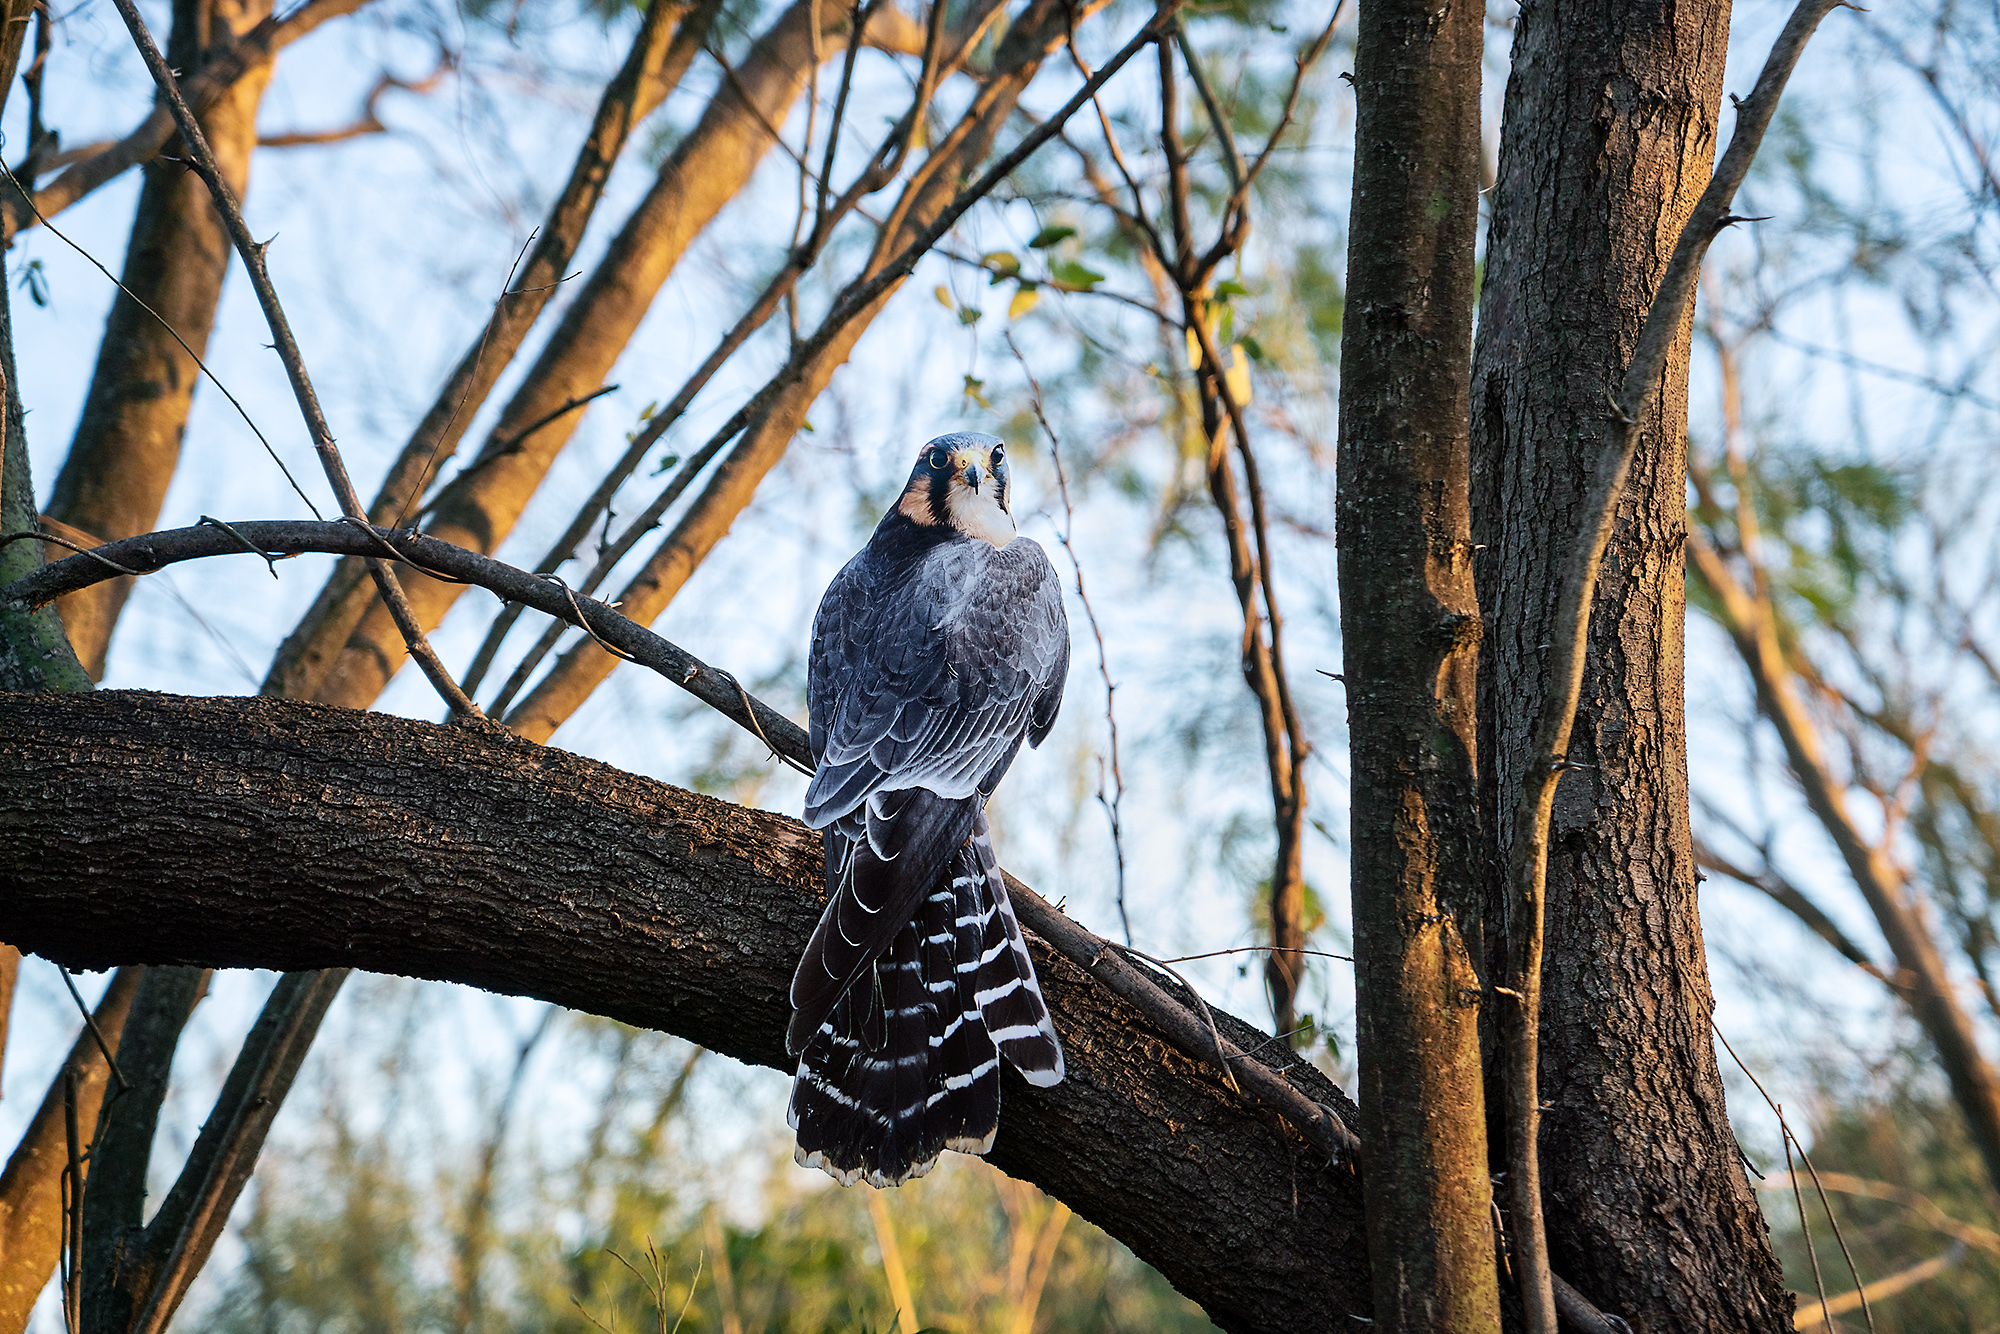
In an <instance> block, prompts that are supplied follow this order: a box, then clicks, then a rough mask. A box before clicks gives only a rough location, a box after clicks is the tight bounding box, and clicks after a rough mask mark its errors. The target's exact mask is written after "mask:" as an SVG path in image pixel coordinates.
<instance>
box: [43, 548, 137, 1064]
mask: <svg viewBox="0 0 2000 1334" xmlns="http://www.w3.org/2000/svg"><path fill="white" fill-rule="evenodd" d="M92 582H93V583H94V582H96V581H95V580H93V581H92ZM56 971H57V972H59V973H61V974H62V980H63V985H64V986H65V987H68V988H69V998H70V999H71V1000H72V1001H75V1002H76V1010H77V1013H78V1014H81V1015H82V1016H83V1023H84V1027H86V1028H88V1029H89V1030H90V1037H91V1040H92V1041H93V1042H95V1043H96V1044H97V1050H98V1052H99V1053H100V1054H101V1055H102V1056H103V1057H104V1064H105V1065H106V1066H107V1067H108V1068H109V1069H110V1071H111V1077H112V1078H113V1079H114V1080H116V1081H117V1082H118V1091H119V1092H120V1093H123V1092H124V1091H125V1090H126V1089H127V1088H129V1087H130V1085H129V1084H127V1083H126V1082H125V1073H124V1071H122V1070H120V1069H119V1068H118V1057H117V1056H116V1055H115V1054H114V1053H113V1052H112V1049H111V1044H110V1043H109V1042H107V1041H105V1040H104V1030H103V1029H101V1028H99V1027H98V1026H97V1016H96V1015H94V1014H92V1013H91V1012H90V1007H89V1006H88V1005H85V1004H84V1003H83V995H82V993H80V992H79V991H77V989H76V979H75V978H73V977H71V976H70V975H69V969H67V968H64V967H61V966H60V965H58V966H57V968H56Z"/></svg>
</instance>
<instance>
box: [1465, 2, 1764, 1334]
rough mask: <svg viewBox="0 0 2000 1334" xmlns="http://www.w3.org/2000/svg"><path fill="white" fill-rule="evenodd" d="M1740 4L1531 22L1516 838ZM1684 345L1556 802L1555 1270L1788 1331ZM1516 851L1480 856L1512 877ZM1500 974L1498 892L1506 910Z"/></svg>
mask: <svg viewBox="0 0 2000 1334" xmlns="http://www.w3.org/2000/svg"><path fill="white" fill-rule="evenodd" d="M1728 18H1729V7H1728V4H1727V0H1696V3H1692V4H1686V5H1674V6H1654V5H1645V6H1639V7H1633V6H1629V5H1624V4H1618V3H1612V2H1611V0H1541V2H1540V3H1532V4H1529V5H1527V6H1526V7H1524V8H1523V10H1522V12H1521V17H1520V23H1519V26H1518V28H1517V29H1516V33H1515V39H1514V57H1513V74H1512V76H1511V77H1510V79H1509V81H1508V85H1507V98H1506V105H1505V112H1504V120H1503V129H1502V136H1501V148H1500V172H1499V179H1498V184H1497V186H1496V188H1495V190H1494V191H1493V194H1492V196H1491V199H1492V210H1493V212H1492V227H1491V233H1490V238H1489V241H1488V246H1487V259H1486V273H1485V293H1484V298H1483V301H1484V304H1483V307H1482V310H1481V317H1480V325H1479V342H1478V347H1477V350H1476V354H1475V360H1474V372H1473V400H1474V405H1475V412H1474V416H1473V467H1474V485H1473V504H1474V514H1473V536H1474V540H1475V541H1476V542H1478V543H1480V544H1482V546H1483V548H1484V550H1483V552H1482V554H1481V555H1480V556H1479V558H1478V561H1477V564H1476V568H1477V572H1478V579H1479V594H1480V597H1479V601H1480V606H1481V608H1482V610H1483V612H1484V615H1485V617H1486V619H1487V645H1488V652H1487V655H1486V658H1485V661H1484V662H1483V664H1482V687H1481V691H1482V705H1483V708H1482V714H1483V719H1484V721H1483V723H1482V726H1483V727H1488V728H1490V729H1491V730H1490V731H1489V732H1487V733H1486V734H1485V738H1484V739H1483V744H1482V747H1481V749H1482V752H1483V753H1484V754H1485V755H1486V756H1487V758H1488V770H1487V774H1486V775H1485V778H1484V782H1485V784H1486V788H1487V793H1488V805H1487V809H1488V812H1489V821H1490V822H1489V824H1488V826H1487V827H1488V828H1489V829H1491V830H1493V831H1494V832H1495V836H1496V837H1497V838H1499V839H1501V840H1505V839H1507V838H1508V837H1509V836H1510V834H1511V822H1510V821H1506V820H1496V819H1493V815H1492V813H1493V812H1495V811H1498V812H1511V811H1512V810H1513V809H1514V807H1515V806H1516V804H1517V803H1518V799H1519V793H1520V790H1521V782H1522V775H1523V772H1524V770H1525V767H1526V765H1527V764H1528V763H1529V762H1530V760H1531V756H1530V740H1531V736H1532V732H1533V729H1534V725H1535V719H1536V714H1537V712H1538V710H1539V708H1540V704H1541V697H1542V695H1543V693H1544V692H1545V691H1546V690H1547V689H1548V688H1549V687H1550V682H1549V680H1548V673H1547V671H1546V668H1545V664H1544V654H1543V652H1542V649H1541V647H1540V646H1542V645H1544V644H1546V642H1547V641H1548V639H1549V626H1550V624H1551V620H1552V613H1553V609H1554V603H1555V599H1556V597H1557V595H1558V594H1559V592H1560V583H1561V581H1560V579H1559V578H1558V573H1559V569H1560V564H1561V561H1562V559H1563V553H1564V545H1565V543H1566V542H1568V541H1570V540H1572V538H1571V534H1573V533H1575V532H1577V531H1578V530H1579V528H1580V527H1581V524H1582V518H1581V515H1580V513H1579V511H1580V508H1581V505H1582V502H1583V498H1584V496H1585V493H1586V491H1587V489H1588V486H1589V482H1590V472H1591V470H1592V468H1593V466H1594V464H1595V461H1596V459H1597V457H1598V455H1599V453H1600V452H1601V450H1602V447H1603V446H1602V439H1603V416H1604V412H1605V410H1606V408H1605V405H1606V394H1607V393H1608V392H1610V391H1611V390H1612V389H1614V388H1615V387H1616V386H1617V384H1618V383H1619V381H1620V378H1621V376H1622V373H1623V370H1624V367H1625V365H1626V363H1627V361H1628V360H1629V359H1630V356H1631V354H1632V350H1633V346H1634V343H1635V341H1636V339H1637V336H1638V332H1639V328H1640V325H1641V324H1642V323H1643V321H1644V318H1645V313H1646V309H1647V305H1648V302H1649V301H1650V299H1651V297H1652V294H1653V290H1654V288H1655V286H1656V285H1657V283H1658V281H1659V278H1660V276H1661V273H1662V271H1663V270H1664V268H1665V265H1666V262H1667V258H1668V255H1669V254H1670V252H1671V250H1672V248H1673V243H1674V240H1675V238H1676V237H1677V236H1678V234H1679V231H1680V227H1681V224H1682V223H1683V221H1684V220H1685V219H1686V218H1687V216H1688V214H1689V213H1690V212H1691V211H1692V209H1693V206H1694V202H1695V200H1696V198H1697V196H1698V195H1699V194H1700V191H1701V189H1702V187H1703V186H1704V185H1705V184H1706V182H1707V179H1708V176H1709V172H1710V168H1711V165H1712V163H1713V160H1714V151H1715V135H1716V113H1717V106H1718V102H1719V99H1720V94H1721V88H1722V69H1723V58H1724V54H1725V48H1726V42H1727V36H1728ZM1687 340H1688V333H1687V326H1685V325H1684V326H1683V328H1682V331H1681V335H1680V342H1679V346H1678V348H1677V350H1676V352H1675V354H1674V355H1673V357H1672V358H1671V360H1670V363H1669V366H1668V370H1667V373H1666V383H1665V386H1664V388H1663V391H1662V393H1661V397H1660V401H1659V409H1658V411H1657V413H1656V414H1655V415H1654V417H1653V424H1652V425H1650V426H1649V427H1648V428H1647V430H1646V432H1645V434H1644V435H1643V437H1642V439H1641V441H1640V444H1639V448H1638V454H1637V458H1636V460H1635V462H1634V464H1633V467H1632V472H1631V475H1630V480H1629V481H1628V482H1627V484H1626V487H1625V491H1624V495H1623V498H1622V500H1621V501H1620V504H1619V509H1618V527H1617V530H1616V531H1615V533H1614V534H1613V536H1612V538H1611V542H1610V546H1609V548H1608V549H1607V551H1606V553H1605V559H1604V565H1603V572H1602V575H1601V577H1600V580H1599V583H1598V587H1597V597H1596V602H1595V604H1594V607H1595V609H1594V612H1593V614H1592V619H1591V628H1590V641H1589V651H1588V657H1587V666H1586V675H1585V679H1584V686H1583V695H1582V702H1581V707H1580V709H1579V711H1578V715H1577V721H1576V728H1575V732H1574V734H1573V738H1572V741H1571V743H1570V747H1569V752H1568V758H1569V759H1570V761H1571V762H1572V763H1573V764H1574V765H1576V766H1578V767H1576V768H1575V769H1574V771H1572V772H1570V773H1568V774H1567V775H1566V776H1565V777H1564V779H1563V780H1562V784H1561V786H1560V787H1559V788H1558V789H1557V792H1556V797H1555V815H1554V822H1553V827H1552V833H1551V853H1550V857H1549V870H1548V899H1547V931H1548V937H1547V946H1546V949H1547V953H1546V961H1545V968H1544V976H1545V979H1546V980H1545V982H1544V992H1543V994H1544V997H1545V1003H1544V1005H1543V1008H1542V1016H1541V1052H1542V1056H1541V1069H1542V1079H1541V1084H1540V1093H1541V1098H1542V1101H1543V1102H1544V1103H1545V1104H1546V1105H1547V1108H1548V1110H1547V1113H1546V1115H1545V1118H1544V1120H1543V1123H1542V1125H1543V1131H1542V1135H1541V1140H1540V1143H1541V1162H1542V1181H1543V1185H1544V1203H1545V1207H1546V1209H1547V1217H1548V1234H1549V1244H1550V1253H1551V1258H1552V1260H1553V1263H1554V1267H1555V1269H1556V1270H1557V1271H1558V1272H1559V1273H1562V1274H1564V1275H1565V1276H1566V1277H1568V1278H1569V1279H1570V1280H1571V1282H1573V1283H1574V1284H1575V1285H1576V1287H1577V1288H1578V1289H1580V1290H1581V1291H1582V1293H1583V1294H1584V1295H1585V1296H1586V1297H1588V1298H1590V1299H1591V1300H1593V1301H1595V1302H1596V1303H1597V1304H1598V1305H1599V1306H1601V1307H1602V1308H1603V1309H1605V1310H1607V1311H1611V1312H1615V1313H1617V1314H1621V1315H1623V1316H1625V1317H1626V1318H1627V1319H1628V1320H1630V1321H1631V1322H1632V1323H1633V1325H1634V1327H1635V1328H1645V1329H1652V1330H1667V1329H1700V1330H1718V1331H1721V1330H1752V1329H1755V1330H1777V1329H1789V1328H1790V1324H1791V1322H1790V1311H1791V1298H1790V1297H1789V1296H1788V1295H1787V1294H1786V1293H1785V1290H1784V1285H1783V1282H1782V1279H1781V1275H1780V1273H1779V1270H1778V1266H1777V1263H1776V1261H1775V1259H1774V1258H1773V1257H1772V1254H1771V1249H1770V1243H1769V1239H1768V1236H1767V1234H1766V1230H1765V1226H1764V1221H1763V1218H1762V1216H1761V1214H1760V1213H1759V1212H1758V1208H1757V1204H1756V1200H1755V1198H1754V1196H1753V1195H1752V1193H1751V1191H1750V1189H1749V1186H1748V1183H1747V1182H1746V1181H1745V1179H1744V1174H1743V1167H1742V1163H1741V1161H1740V1158H1739V1155H1738V1150H1737V1146H1736V1141H1735V1138H1734V1136H1733V1135H1732V1133H1731V1131H1730V1126H1729V1120H1728V1115H1727V1110H1726V1108H1725V1107H1724V1103H1723V1088H1722V1081H1721V1078H1720V1076H1719V1073H1718V1071H1717V1069H1716V1060H1715V1047H1714V1043H1713V1040H1712V1038H1711V1036H1710V1021H1709V1014H1710V1010H1711V1009H1712V1007H1713V1000H1712V998H1711V996H1710V993H1709V986H1708V972H1707V964H1706V960H1705V958H1704V956H1703V947H1702V936H1701V921H1700V916H1699V914H1698V912H1697V910H1696V905H1695V882H1696V868H1695V861H1694V856H1693V852H1692V849H1691V846H1690V838H1689V829H1688V808H1687V760H1686V730H1685V719H1684V716H1683V699H1682V690H1683V664H1682V656H1681V654H1682V635H1683V628H1684V627H1683V619H1684V615H1683V612H1684V608H1683V597H1684V589H1683V546H1684V541H1685V531H1684V524H1685V521H1686V496H1685V488H1686V421H1687V369H1688V357H1687V347H1688V342H1687ZM1505 851H1506V849H1505V848H1504V846H1503V847H1502V848H1501V849H1500V851H1499V852H1498V853H1496V854H1494V855H1493V857H1492V859H1491V860H1492V864H1493V865H1496V866H1499V865H1504V864H1505V856H1504V854H1505ZM1489 902H1490V904H1491V905H1493V906H1491V907H1490V908H1489V912H1490V913H1492V914H1493V917H1492V919H1491V920H1492V925H1491V927H1490V929H1489V939H1491V940H1492V941H1493V942H1494V943H1495V947H1496V953H1495V954H1494V955H1493V956H1492V961H1491V962H1490V963H1489V965H1488V966H1489V968H1492V967H1497V966H1498V959H1499V957H1500V956H1499V954H1498V953H1497V949H1498V946H1499V942H1501V941H1503V940H1504V939H1505V937H1506V932H1505V930H1504V920H1505V919H1504V916H1503V915H1502V914H1503V913H1504V906H1503V905H1504V895H1503V894H1501V893H1499V892H1495V893H1494V895H1493V896H1492V898H1491V899H1490V900H1489Z"/></svg>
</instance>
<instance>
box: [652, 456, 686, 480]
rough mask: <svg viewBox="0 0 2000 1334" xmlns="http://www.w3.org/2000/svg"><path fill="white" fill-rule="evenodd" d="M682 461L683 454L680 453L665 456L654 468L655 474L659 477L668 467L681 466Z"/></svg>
mask: <svg viewBox="0 0 2000 1334" xmlns="http://www.w3.org/2000/svg"><path fill="white" fill-rule="evenodd" d="M680 461H681V456H680V455H678V454H669V455H667V456H666V457H665V458H663V459H661V460H660V466H659V467H657V468H655V469H653V476H655V477H658V476H660V475H661V474H662V473H665V472H666V471H667V470H668V469H670V468H675V467H678V466H680Z"/></svg>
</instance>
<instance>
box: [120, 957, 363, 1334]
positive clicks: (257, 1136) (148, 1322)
mask: <svg viewBox="0 0 2000 1334" xmlns="http://www.w3.org/2000/svg"><path fill="white" fill-rule="evenodd" d="M351 971H352V970H351V969H347V968H332V969H326V970H323V971H317V972H289V973H286V974H285V975H284V976H283V977H281V978H279V979H278V985H277V987H276V988H275V989H273V991H272V993H271V996H270V999H269V1000H268V1001H266V1002H265V1005H264V1008H263V1010H262V1012H260V1013H259V1014H258V1016H257V1022H256V1024H255V1025H254V1026H253V1027H252V1028H251V1030H250V1034H249V1036H248V1037H246V1038H245V1039H244V1040H243V1048H242V1050H241V1051H240V1052H239V1053H238V1054H237V1057H236V1062H235V1064H234V1065H233V1066H232V1067H231V1068H230V1071H229V1077H228V1079H227V1080H226V1081H224V1084H223V1088H222V1093H221V1094H220V1095H219V1096H218V1097H217V1098H216V1104H215V1110H214V1111H213V1112H212V1113H211V1114H210V1116H209V1119H208V1122H207V1124H205V1125H204V1126H203V1127H202V1132H201V1135H200V1137H199V1138H198V1139H197V1140H196V1141H195V1147H194V1150H193V1152H192V1153H190V1154H189V1155H188V1160H187V1163H186V1165H185V1166H184V1167H183V1168H182V1169H181V1175H180V1178H179V1180H177V1181H175V1183H174V1186H173V1189H172V1190H170V1191H169V1192H168V1193H167V1197H166V1199H165V1200H164V1201H163V1202H162V1203H161V1205H160V1210H159V1213H158V1214H157V1215H155V1217H154V1219H153V1221H152V1223H151V1224H149V1225H148V1226H147V1229H146V1249H147V1251H148V1253H149V1257H148V1258H149V1259H150V1260H152V1261H153V1262H154V1264H156V1265H157V1268H156V1269H154V1271H153V1272H154V1273H155V1274H156V1275H157V1277H155V1278H154V1279H153V1281H152V1286H151V1288H150V1290H149V1291H148V1292H147V1293H146V1299H145V1305H144V1306H143V1307H141V1308H140V1310H139V1314H138V1317H137V1319H135V1320H134V1322H133V1324H132V1330H133V1334H160V1331H161V1330H163V1329H165V1328H166V1325H167V1322H168V1321H169V1320H171V1319H172V1318H173V1314H174V1310H175V1308H176V1307H178V1306H179V1305H180V1302H181V1299H182V1298H183V1297H184V1296H186V1295H187V1289H188V1285H189V1284H190V1283H192V1282H193V1281H194V1277H195V1275H196V1274H198V1273H200V1272H201V1267H202V1264H203V1263H204V1262H205V1261H206V1260H207V1259H208V1254H209V1251H210V1250H211V1249H212V1248H213V1247H214V1245H215V1241H216V1238H218V1237H219V1236H221V1234H222V1229H223V1226H224V1225H225V1224H226V1223H227V1222H228V1221H229V1211H230V1209H231V1207H232V1206H234V1204H235V1203H236V1197H237V1196H238V1195H239V1194H240V1193H241V1192H242V1190H243V1186H244V1185H245V1183H247V1182H248V1181H249V1179H250V1174H251V1172H252V1171H253V1170H254V1169H255V1168H256V1165H257V1155H258V1154H259V1152H261V1151H262V1149H263V1147H264V1139H265V1137H266V1135H268V1134H269V1132H270V1128H271V1122H272V1121H273V1120H274V1119H276V1117H277V1115H278V1108H279V1107H280V1106H282V1105H283V1104H284V1101H285V1095H286V1094H287V1093H288V1092H290V1091H291V1086H292V1081H293V1080H294V1079H295V1078H296V1077H297V1075H298V1071H299V1065H300V1063H301V1062H302V1061H304V1059H305V1055H306V1050H307V1049H308V1048H309V1047H310V1046H311V1045H312V1040H313V1038H314V1036H315V1035H316V1034H317V1033H318V1032H319V1025H320V1020H321V1019H322V1018H324V1017H325V1015H326V1010H327V1007H328V1006H329V1005H331V1004H332V1003H333V998H334V996H335V995H337V994H338V993H339V991H340V986H341V983H343V982H345V981H346V980H347V976H348V974H349V973H350V972H351ZM150 1267H151V1266H149V1268H150Z"/></svg>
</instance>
